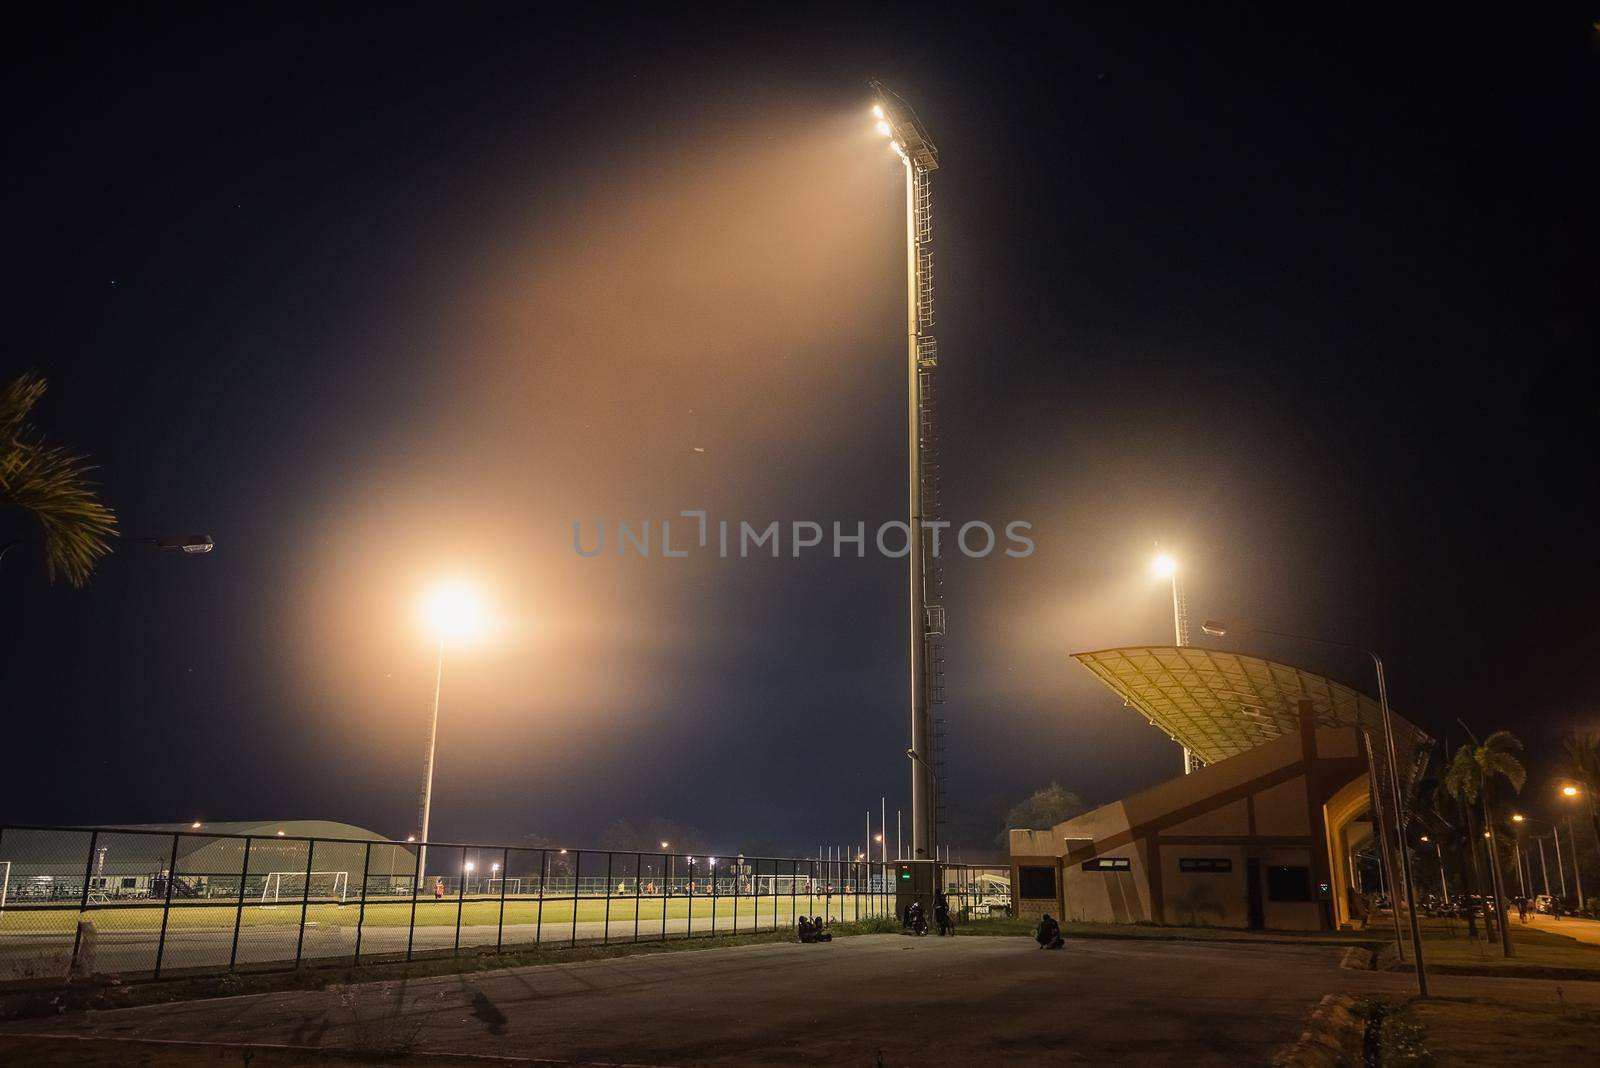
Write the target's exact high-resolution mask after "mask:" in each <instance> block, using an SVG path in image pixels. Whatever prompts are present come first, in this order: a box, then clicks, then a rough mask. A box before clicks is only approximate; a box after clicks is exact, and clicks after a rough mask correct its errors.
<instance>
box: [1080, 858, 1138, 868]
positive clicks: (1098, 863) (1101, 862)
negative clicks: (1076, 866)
mask: <svg viewBox="0 0 1600 1068" xmlns="http://www.w3.org/2000/svg"><path fill="white" fill-rule="evenodd" d="M1083 870H1084V871H1132V870H1133V861H1131V860H1129V859H1128V858H1127V857H1095V858H1094V859H1093V860H1086V861H1084V862H1083Z"/></svg>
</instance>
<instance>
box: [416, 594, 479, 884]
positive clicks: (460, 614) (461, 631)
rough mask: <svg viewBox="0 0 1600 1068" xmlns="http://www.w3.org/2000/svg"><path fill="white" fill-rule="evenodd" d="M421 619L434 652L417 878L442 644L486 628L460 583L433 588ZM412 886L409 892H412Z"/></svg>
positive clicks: (429, 802) (422, 868)
mask: <svg viewBox="0 0 1600 1068" xmlns="http://www.w3.org/2000/svg"><path fill="white" fill-rule="evenodd" d="M422 612H423V620H424V622H425V623H426V625H427V627H428V629H429V630H430V631H431V632H432V633H433V635H434V637H435V638H436V639H437V640H438V655H437V662H436V667H435V668H434V676H433V712H432V714H431V715H430V716H429V717H428V756H427V759H426V760H425V761H424V762H423V765H422V797H421V802H420V805H419V806H418V807H419V809H420V813H419V816H420V823H421V834H420V838H421V845H419V846H418V847H417V848H418V856H417V877H418V879H421V878H422V877H423V876H424V875H426V874H427V870H428V823H429V820H430V818H431V817H432V815H433V758H434V753H435V750H436V749H437V747H438V740H439V695H440V692H441V690H442V689H443V687H444V647H445V643H446V642H450V641H466V640H469V639H471V638H474V637H477V636H479V635H481V634H482V633H483V631H484V630H485V629H486V627H487V616H486V614H485V612H484V608H483V601H482V598H481V597H480V596H479V595H478V592H477V590H475V589H473V588H472V587H471V586H468V585H466V584H464V583H460V582H450V583H445V584H442V585H439V586H436V587H434V588H433V589H432V590H431V591H429V593H428V595H427V597H426V598H424V600H423V604H422ZM416 889H417V888H416V887H412V891H413V892H415V891H416Z"/></svg>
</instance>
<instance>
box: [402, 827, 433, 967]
mask: <svg viewBox="0 0 1600 1068" xmlns="http://www.w3.org/2000/svg"><path fill="white" fill-rule="evenodd" d="M427 849H428V843H426V842H418V843H417V856H416V859H415V860H413V861H412V865H411V921H410V922H409V923H407V924H406V960H410V959H411V946H412V943H413V942H415V941H416V939H417V892H418V891H419V890H421V889H422V854H423V853H425V852H427Z"/></svg>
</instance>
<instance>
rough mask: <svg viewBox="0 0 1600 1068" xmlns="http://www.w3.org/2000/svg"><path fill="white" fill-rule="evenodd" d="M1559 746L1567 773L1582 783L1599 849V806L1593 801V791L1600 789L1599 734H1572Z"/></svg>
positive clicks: (1595, 842)
mask: <svg viewBox="0 0 1600 1068" xmlns="http://www.w3.org/2000/svg"><path fill="white" fill-rule="evenodd" d="M1561 748H1562V750H1564V751H1565V753H1566V761H1565V764H1566V772H1567V774H1568V775H1571V776H1572V777H1573V778H1574V779H1577V780H1578V781H1579V782H1580V783H1582V784H1583V793H1584V797H1585V799H1586V800H1587V801H1588V802H1589V823H1590V825H1591V826H1592V828H1593V830H1594V844H1595V848H1596V849H1600V808H1597V807H1596V805H1595V801H1594V794H1595V791H1596V790H1600V735H1597V734H1574V735H1572V736H1570V737H1568V738H1565V739H1563V740H1562V742H1561Z"/></svg>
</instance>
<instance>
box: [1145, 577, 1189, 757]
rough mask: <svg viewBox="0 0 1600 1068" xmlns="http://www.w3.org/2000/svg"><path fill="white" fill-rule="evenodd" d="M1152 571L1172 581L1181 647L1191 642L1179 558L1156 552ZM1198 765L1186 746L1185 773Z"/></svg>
mask: <svg viewBox="0 0 1600 1068" xmlns="http://www.w3.org/2000/svg"><path fill="white" fill-rule="evenodd" d="M1157 548H1159V546H1157ZM1150 573H1151V574H1152V575H1154V576H1155V577H1156V578H1158V579H1167V580H1169V581H1171V583H1172V636H1173V637H1172V643H1173V644H1174V645H1176V646H1178V647H1179V648H1180V649H1181V648H1183V647H1184V646H1186V645H1188V644H1189V602H1188V601H1187V600H1185V599H1184V596H1183V587H1182V586H1180V585H1179V584H1178V558H1177V557H1176V556H1173V555H1172V554H1171V553H1163V552H1158V553H1156V557H1155V559H1154V560H1152V561H1150ZM1197 767H1199V763H1198V762H1197V761H1196V760H1195V757H1194V753H1192V752H1190V750H1189V747H1188V746H1184V747H1183V773H1184V774H1185V775H1188V774H1190V773H1191V772H1193V771H1194V770H1195V768H1197Z"/></svg>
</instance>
